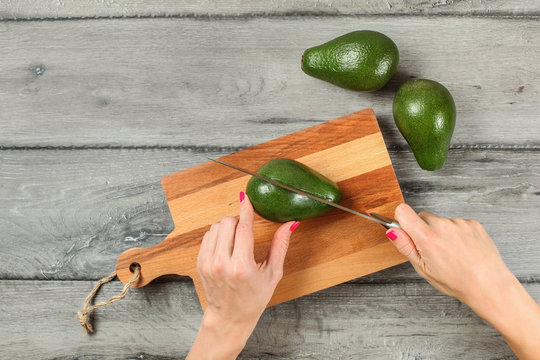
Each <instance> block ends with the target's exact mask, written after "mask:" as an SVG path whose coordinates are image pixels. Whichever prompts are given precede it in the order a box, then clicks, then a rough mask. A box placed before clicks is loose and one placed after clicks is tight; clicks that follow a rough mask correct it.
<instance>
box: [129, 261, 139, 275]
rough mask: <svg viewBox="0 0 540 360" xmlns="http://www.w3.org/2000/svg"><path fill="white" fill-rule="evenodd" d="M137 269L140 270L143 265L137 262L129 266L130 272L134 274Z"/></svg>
mask: <svg viewBox="0 0 540 360" xmlns="http://www.w3.org/2000/svg"><path fill="white" fill-rule="evenodd" d="M135 268H139V269H140V268H141V265H140V264H139V263H137V262H134V263H131V265H129V271H131V273H132V274H133V273H134V272H135Z"/></svg>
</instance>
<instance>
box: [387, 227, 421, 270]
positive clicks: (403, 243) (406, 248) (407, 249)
mask: <svg viewBox="0 0 540 360" xmlns="http://www.w3.org/2000/svg"><path fill="white" fill-rule="evenodd" d="M386 237H387V238H389V239H390V240H392V244H394V246H395V247H396V249H397V250H398V251H399V252H400V253H401V254H402V255H403V256H405V257H406V258H407V259H408V260H409V261H410V262H411V264H413V265H414V266H415V267H416V265H418V264H419V263H420V254H418V250H417V249H416V246H415V245H414V241H413V240H412V239H411V237H410V236H409V235H407V233H406V232H405V231H403V230H400V229H389V230H387V231H386Z"/></svg>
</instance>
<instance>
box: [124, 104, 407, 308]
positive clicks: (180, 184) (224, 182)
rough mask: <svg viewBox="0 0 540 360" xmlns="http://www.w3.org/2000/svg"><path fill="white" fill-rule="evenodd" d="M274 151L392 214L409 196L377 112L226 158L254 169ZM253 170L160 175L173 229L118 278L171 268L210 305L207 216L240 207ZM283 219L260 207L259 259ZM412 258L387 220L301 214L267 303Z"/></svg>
mask: <svg viewBox="0 0 540 360" xmlns="http://www.w3.org/2000/svg"><path fill="white" fill-rule="evenodd" d="M275 158H290V159H295V160H298V161H300V162H301V163H303V164H306V165H308V166H310V167H311V168H313V169H315V170H317V171H318V172H320V173H322V174H323V175H325V176H327V177H328V178H330V179H332V180H334V181H335V182H336V183H337V184H338V185H339V187H340V189H341V191H342V193H343V200H342V201H341V203H340V204H342V205H344V206H347V207H350V208H352V209H355V210H358V211H360V212H364V213H369V212H376V213H379V214H381V215H384V216H388V217H392V216H393V213H394V209H395V207H396V206H397V205H398V204H400V203H402V202H403V197H402V194H401V191H400V188H399V184H398V182H397V179H396V176H395V174H394V169H393V167H392V163H391V161H390V157H389V156H388V152H387V150H386V146H385V143H384V140H383V137H382V135H381V132H380V130H379V126H378V124H377V120H376V118H375V114H374V113H373V110H371V109H365V110H362V111H360V112H356V113H353V114H350V115H347V116H344V117H341V118H337V119H334V120H331V121H327V122H325V123H322V124H319V125H315V126H313V127H310V128H307V129H304V130H301V131H298V132H295V133H293V134H290V135H286V136H283V137H280V138H278V139H274V140H271V141H268V142H266V143H263V144H260V145H256V146H253V147H250V148H248V149H245V150H242V151H239V152H236V153H234V154H231V155H227V156H224V157H222V158H220V159H221V160H222V161H225V162H228V163H230V164H232V165H237V166H239V167H242V168H245V169H248V170H252V171H256V170H257V169H258V168H259V167H260V166H262V165H263V164H264V163H265V162H267V161H269V160H271V159H275ZM249 178H250V177H249V176H248V175H245V174H243V173H241V172H238V171H235V170H233V169H230V168H228V167H225V166H223V165H220V164H216V163H214V162H210V161H208V162H205V163H203V164H200V165H197V166H194V167H191V168H189V169H186V170H182V171H179V172H177V173H174V174H171V175H167V176H165V177H163V179H162V184H163V190H164V192H165V196H166V198H167V202H168V204H169V209H170V211H171V214H172V218H173V220H174V224H175V229H174V230H173V232H172V233H171V234H169V235H168V236H167V238H166V239H165V240H163V241H162V242H161V243H159V244H158V245H156V246H153V247H151V248H146V249H141V248H134V249H130V250H127V251H125V252H124V253H123V254H122V255H121V256H120V257H119V259H118V262H117V264H116V271H117V274H118V278H119V279H120V280H121V281H122V282H123V283H126V282H128V281H129V280H130V278H131V277H132V273H131V272H130V265H131V264H133V263H138V264H140V266H141V277H140V280H139V281H138V282H137V283H136V284H135V285H134V287H141V286H144V285H146V284H148V283H149V282H150V281H152V280H153V279H155V278H157V277H159V276H161V275H166V274H178V275H186V276H189V277H191V278H192V279H193V282H194V284H195V288H196V290H197V294H198V295H199V300H200V302H201V305H202V307H203V309H204V308H205V307H206V298H205V293H204V288H203V286H202V283H201V281H200V278H199V275H198V274H197V270H196V264H197V254H198V252H199V247H200V242H201V239H202V237H203V235H204V233H205V232H206V231H208V229H209V228H210V225H211V224H212V223H214V222H218V221H220V220H221V219H222V218H223V217H224V216H238V214H239V204H238V201H239V200H238V193H239V192H240V191H243V190H245V188H246V184H247V182H248V180H249ZM279 225H280V224H277V223H273V222H270V221H267V220H265V219H263V218H261V217H260V216H258V215H256V216H255V224H254V233H255V259H256V260H257V261H263V260H264V258H265V257H266V254H267V252H268V249H269V245H270V242H271V240H272V236H273V233H274V231H275V230H276V229H277V228H278V227H279ZM404 261H406V260H405V258H404V257H402V256H401V255H400V254H399V253H398V252H397V251H396V250H395V248H394V246H393V245H392V244H391V243H390V241H389V240H388V239H387V238H386V236H385V229H384V227H382V226H381V225H378V224H376V223H373V222H370V221H368V220H364V219H362V218H360V217H358V216H355V215H352V214H349V213H346V212H343V211H340V210H337V209H334V210H332V211H330V212H329V213H327V214H325V215H322V216H319V217H316V218H312V219H308V220H304V221H302V223H301V224H300V226H299V227H298V229H297V230H295V231H294V233H293V234H292V237H291V241H290V246H289V250H288V253H287V257H286V259H285V265H284V275H283V279H282V280H281V282H280V283H279V284H278V286H277V288H276V291H275V293H274V296H273V297H272V299H271V300H270V303H269V304H268V306H272V305H275V304H278V303H281V302H283V301H287V300H291V299H294V298H297V297H300V296H303V295H306V294H310V293H312V292H315V291H318V290H321V289H325V288H328V287H330V286H333V285H337V284H340V283H343V282H346V281H348V280H351V279H355V278H357V277H360V276H363V275H366V274H369V273H373V272H375V271H379V270H382V269H385V268H388V267H390V266H393V265H396V264H399V263H402V262H404Z"/></svg>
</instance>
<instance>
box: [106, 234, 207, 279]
mask: <svg viewBox="0 0 540 360" xmlns="http://www.w3.org/2000/svg"><path fill="white" fill-rule="evenodd" d="M182 243H184V242H183V241H182V239H181V236H178V235H174V232H173V233H171V234H169V236H167V237H166V238H165V239H164V240H163V241H162V242H160V243H159V244H157V245H155V246H152V247H149V248H132V249H129V250H126V251H124V252H123V253H122V254H121V255H120V257H119V258H118V260H117V261H116V275H117V276H118V279H120V281H122V282H123V283H124V284H126V283H127V282H129V280H131V278H132V277H133V266H135V265H136V264H138V265H139V266H140V267H141V277H140V279H139V281H137V282H136V283H135V284H133V287H136V288H138V287H143V286H145V285H147V284H148V283H150V282H151V281H152V280H154V279H156V278H158V277H160V276H163V275H169V274H176V275H183V276H190V277H193V276H192V274H191V273H190V266H189V264H192V261H193V259H192V257H193V256H195V261H196V257H197V254H198V248H199V246H200V244H198V246H196V248H195V247H192V248H189V249H186V248H182V246H181V244H182ZM183 260H184V261H183Z"/></svg>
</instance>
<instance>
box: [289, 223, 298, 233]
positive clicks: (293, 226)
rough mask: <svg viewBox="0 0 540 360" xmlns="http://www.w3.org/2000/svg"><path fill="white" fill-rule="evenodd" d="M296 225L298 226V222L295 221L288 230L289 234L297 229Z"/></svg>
mask: <svg viewBox="0 0 540 360" xmlns="http://www.w3.org/2000/svg"><path fill="white" fill-rule="evenodd" d="M298 225H300V223H299V222H298V221H295V222H294V223H293V224H292V225H291V227H290V228H289V230H291V232H293V231H294V229H296V228H297V227H298Z"/></svg>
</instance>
